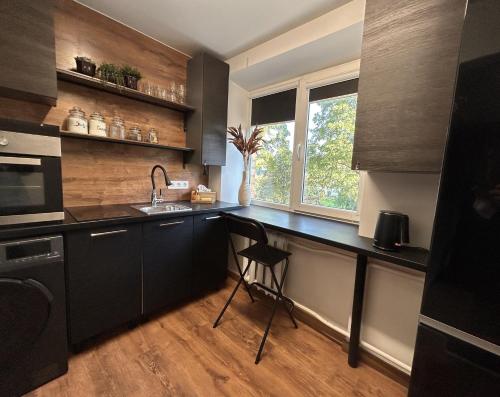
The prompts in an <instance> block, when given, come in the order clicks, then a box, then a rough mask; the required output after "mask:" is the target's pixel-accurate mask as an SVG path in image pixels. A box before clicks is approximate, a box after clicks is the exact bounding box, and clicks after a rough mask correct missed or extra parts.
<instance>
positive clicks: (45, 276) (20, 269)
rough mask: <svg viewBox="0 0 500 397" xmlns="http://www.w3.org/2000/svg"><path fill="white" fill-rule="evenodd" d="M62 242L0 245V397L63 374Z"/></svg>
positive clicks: (49, 239) (65, 360)
mask: <svg viewBox="0 0 500 397" xmlns="http://www.w3.org/2000/svg"><path fill="white" fill-rule="evenodd" d="M67 346H68V345H67V334H66V303H65V280H64V253H63V238H62V236H60V235H57V236H48V237H39V238H28V239H23V240H16V241H2V242H0V396H1V397H4V396H6V397H11V396H18V395H21V394H24V393H27V392H28V391H30V390H33V389H35V388H37V387H38V386H40V385H42V384H44V383H46V382H48V381H50V380H52V379H54V378H56V377H58V376H60V375H62V374H64V373H66V372H67V370H68V351H67Z"/></svg>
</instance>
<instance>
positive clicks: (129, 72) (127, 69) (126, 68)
mask: <svg viewBox="0 0 500 397" xmlns="http://www.w3.org/2000/svg"><path fill="white" fill-rule="evenodd" d="M120 70H121V73H122V75H123V76H130V77H135V78H136V79H137V80H140V79H141V78H142V75H141V72H139V70H138V69H137V68H134V67H132V66H130V65H123V66H122V67H121V69H120Z"/></svg>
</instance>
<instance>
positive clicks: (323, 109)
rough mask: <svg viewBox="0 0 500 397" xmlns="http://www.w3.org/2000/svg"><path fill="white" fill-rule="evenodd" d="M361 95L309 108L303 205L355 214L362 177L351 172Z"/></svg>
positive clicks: (316, 104)
mask: <svg viewBox="0 0 500 397" xmlns="http://www.w3.org/2000/svg"><path fill="white" fill-rule="evenodd" d="M356 103H357V95H356V94H353V95H346V96H343V97H336V98H329V99H324V100H320V101H316V102H311V103H310V105H309V126H308V134H307V148H306V155H305V167H304V182H303V194H302V202H303V203H304V204H310V205H317V206H322V207H328V208H337V209H343V210H351V211H355V210H356V209H357V202H358V185H359V173H358V172H356V171H352V170H351V159H352V151H353V143H354V124H355V120H356Z"/></svg>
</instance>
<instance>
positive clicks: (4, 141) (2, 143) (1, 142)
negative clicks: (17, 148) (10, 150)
mask: <svg viewBox="0 0 500 397" xmlns="http://www.w3.org/2000/svg"><path fill="white" fill-rule="evenodd" d="M8 144H9V140H8V139H7V138H5V137H4V136H2V137H0V146H7V145H8Z"/></svg>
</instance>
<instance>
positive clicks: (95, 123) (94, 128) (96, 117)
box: [89, 112, 106, 136]
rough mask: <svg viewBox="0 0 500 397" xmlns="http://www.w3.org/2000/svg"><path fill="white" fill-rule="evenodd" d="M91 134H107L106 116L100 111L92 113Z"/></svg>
mask: <svg viewBox="0 0 500 397" xmlns="http://www.w3.org/2000/svg"><path fill="white" fill-rule="evenodd" d="M89 134H90V135H97V136H106V122H105V121H104V117H103V116H102V114H101V113H99V112H94V113H92V114H91V115H90V120H89Z"/></svg>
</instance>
